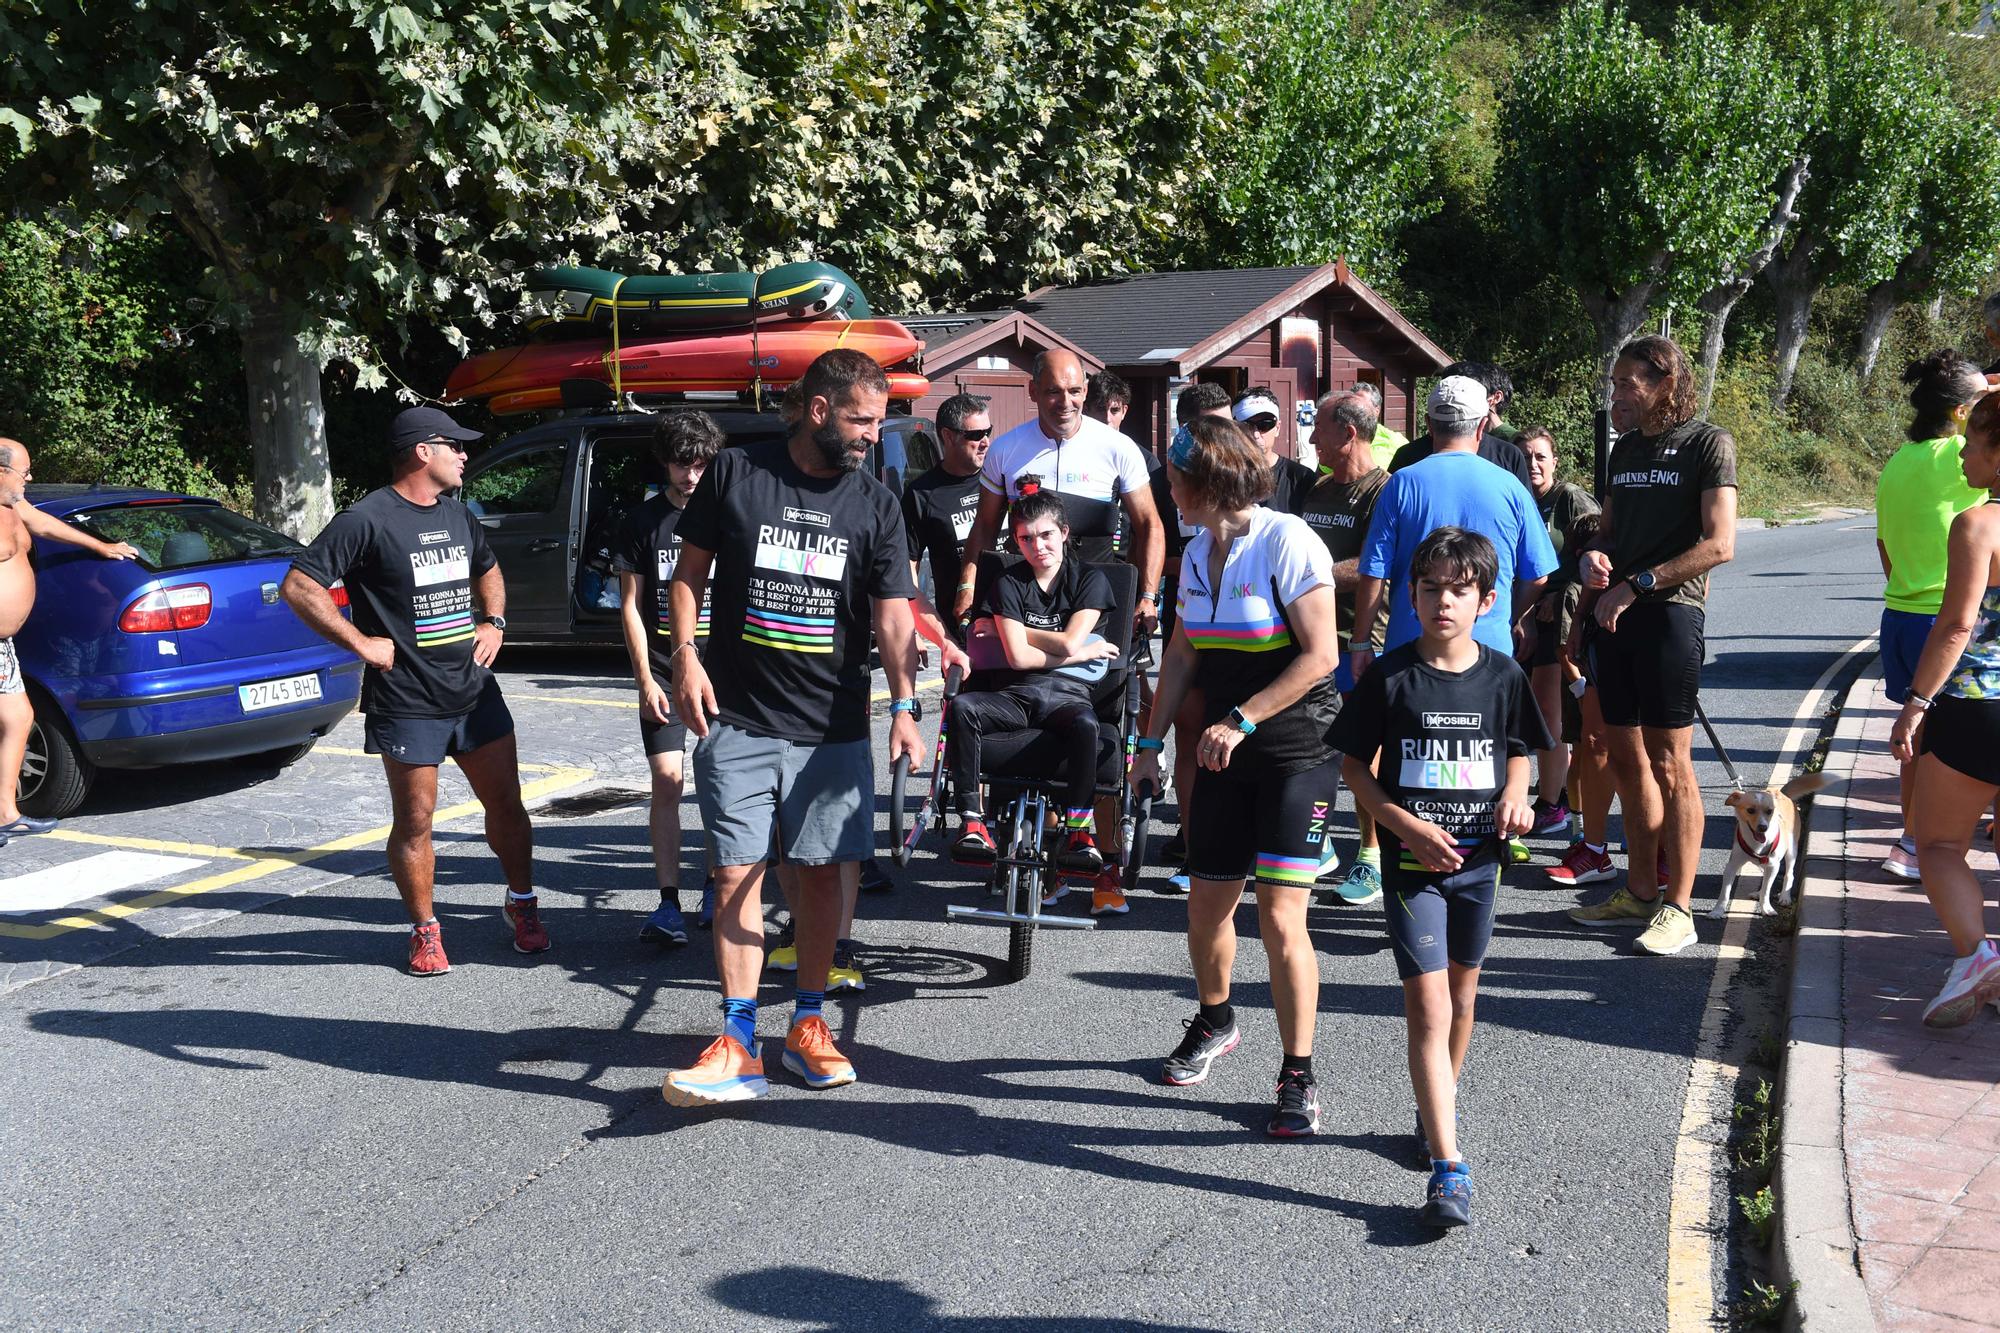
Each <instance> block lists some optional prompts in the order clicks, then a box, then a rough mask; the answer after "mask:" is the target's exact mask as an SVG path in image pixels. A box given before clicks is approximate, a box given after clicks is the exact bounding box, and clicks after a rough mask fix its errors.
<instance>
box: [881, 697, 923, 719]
mask: <svg viewBox="0 0 2000 1333" xmlns="http://www.w3.org/2000/svg"><path fill="white" fill-rule="evenodd" d="M898 713H908V714H909V715H910V717H911V718H912V719H918V718H921V717H923V715H924V710H923V708H922V707H921V706H919V705H918V703H917V701H916V700H915V699H891V700H890V701H889V716H891V717H894V716H895V715H896V714H898Z"/></svg>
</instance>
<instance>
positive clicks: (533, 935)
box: [502, 893, 549, 953]
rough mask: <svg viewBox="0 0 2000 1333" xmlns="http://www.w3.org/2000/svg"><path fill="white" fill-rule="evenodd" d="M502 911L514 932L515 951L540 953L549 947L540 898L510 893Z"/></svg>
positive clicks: (508, 926)
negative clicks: (522, 896) (519, 896)
mask: <svg viewBox="0 0 2000 1333" xmlns="http://www.w3.org/2000/svg"><path fill="white" fill-rule="evenodd" d="M502 911H503V912H504V913H505V914H506V917H507V928H508V929H509V930H511V931H513V932H514V952H515V953H540V952H542V950H544V949H546V948H548V947H549V932H548V928H547V927H545V926H543V925H542V913H541V910H540V900H539V899H537V898H533V897H529V898H516V897H515V896H514V895H513V894H511V893H510V894H508V895H507V905H506V907H505V908H503V909H502Z"/></svg>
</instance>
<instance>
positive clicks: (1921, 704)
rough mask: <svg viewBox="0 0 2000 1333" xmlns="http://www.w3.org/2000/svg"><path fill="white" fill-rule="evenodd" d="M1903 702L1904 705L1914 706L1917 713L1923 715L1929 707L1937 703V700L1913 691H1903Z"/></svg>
mask: <svg viewBox="0 0 2000 1333" xmlns="http://www.w3.org/2000/svg"><path fill="white" fill-rule="evenodd" d="M1903 702H1904V703H1906V704H1915V705H1916V706H1917V711H1918V712H1920V713H1924V712H1929V711H1930V709H1931V706H1932V705H1933V704H1935V703H1937V700H1936V699H1932V698H1928V697H1926V696H1924V695H1921V694H1918V693H1917V692H1916V691H1915V690H1904V691H1903Z"/></svg>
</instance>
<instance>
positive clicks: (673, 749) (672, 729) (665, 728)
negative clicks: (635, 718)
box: [639, 709, 688, 759]
mask: <svg viewBox="0 0 2000 1333" xmlns="http://www.w3.org/2000/svg"><path fill="white" fill-rule="evenodd" d="M687 738H688V729H687V723H685V722H683V721H681V719H680V715H679V714H678V713H675V712H674V711H673V710H672V709H669V710H668V711H667V720H666V721H665V722H655V721H653V719H652V718H650V717H647V716H646V715H645V714H644V713H640V714H639V739H640V741H641V742H642V743H643V744H644V745H645V747H646V757H647V758H648V759H650V758H652V757H653V756H654V755H656V754H679V753H681V752H682V751H683V750H685V749H687Z"/></svg>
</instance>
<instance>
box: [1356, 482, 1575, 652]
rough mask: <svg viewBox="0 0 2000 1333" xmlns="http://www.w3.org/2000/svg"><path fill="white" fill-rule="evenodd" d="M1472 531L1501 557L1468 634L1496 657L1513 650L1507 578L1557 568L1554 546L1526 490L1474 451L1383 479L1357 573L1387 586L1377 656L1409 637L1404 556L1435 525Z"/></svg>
mask: <svg viewBox="0 0 2000 1333" xmlns="http://www.w3.org/2000/svg"><path fill="white" fill-rule="evenodd" d="M1448 527H1459V528H1465V529H1468V530H1469V531H1472V532H1477V533H1479V534H1480V535H1482V536H1484V537H1485V538H1486V539H1487V540H1488V541H1490V542H1492V543H1493V549H1494V551H1495V552H1497V553H1498V555H1499V557H1500V578H1499V580H1498V581H1497V582H1496V583H1495V584H1494V585H1493V586H1494V587H1495V588H1496V589H1497V590H1498V591H1499V594H1500V595H1499V596H1498V597H1496V598H1494V599H1493V609H1492V610H1490V611H1488V612H1487V613H1486V614H1485V615H1483V616H1481V617H1480V618H1479V623H1478V624H1477V625H1475V626H1473V628H1472V637H1473V638H1475V639H1477V640H1478V641H1479V642H1481V643H1483V644H1485V645H1486V646H1487V647H1489V648H1491V649H1493V650H1494V651H1495V652H1498V653H1505V654H1506V655H1508V656H1510V657H1511V656H1512V655H1513V653H1514V632H1513V628H1512V626H1513V620H1514V613H1513V605H1514V602H1513V598H1514V581H1515V580H1516V579H1522V580H1526V581H1529V582H1532V581H1534V580H1535V579H1539V578H1544V577H1546V576H1547V575H1549V574H1551V573H1553V572H1554V570H1555V568H1556V563H1557V562H1556V552H1555V547H1553V546H1552V545H1550V544H1549V531H1548V528H1547V527H1546V526H1545V525H1544V524H1543V522H1542V515H1541V510H1540V509H1538V508H1537V507H1536V505H1535V497H1534V495H1533V494H1531V493H1530V492H1529V490H1528V488H1527V487H1526V486H1523V485H1522V484H1521V483H1520V482H1519V481H1517V480H1515V478H1514V477H1513V475H1512V474H1511V473H1509V472H1508V471H1507V470H1506V469H1505V468H1502V467H1499V466H1497V465H1496V464H1493V463H1489V462H1487V461H1486V460H1485V459H1483V458H1481V457H1479V456H1478V455H1477V454H1462V453H1436V454H1432V455H1430V456H1429V457H1428V458H1425V459H1423V460H1422V461H1421V462H1417V463H1413V464H1411V465H1410V466H1409V467H1406V468H1404V469H1403V470H1402V471H1401V472H1396V473H1392V474H1390V477H1389V484H1388V485H1386V486H1384V487H1383V488H1382V495H1381V498H1380V499H1378V500H1376V502H1375V516H1374V518H1373V519H1371V520H1370V521H1369V524H1368V541H1367V544H1366V545H1364V546H1363V547H1362V548H1361V573H1362V574H1364V575H1366V576H1367V577H1369V578H1375V579H1386V580H1387V581H1388V584H1389V634H1388V638H1387V639H1386V641H1385V643H1384V648H1383V651H1385V652H1386V651H1389V650H1390V649H1394V648H1397V647H1399V646H1401V645H1402V644H1406V643H1408V642H1410V641H1411V640H1412V639H1415V638H1416V637H1417V635H1418V633H1419V627H1418V625H1417V613H1416V609H1415V608H1414V607H1413V606H1411V604H1410V557H1411V556H1413V555H1415V554H1416V553H1417V547H1418V546H1419V545H1421V544H1422V542H1423V540H1424V538H1426V537H1428V536H1430V535H1431V533H1433V532H1435V531H1437V530H1438V529H1439V528H1448Z"/></svg>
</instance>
